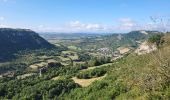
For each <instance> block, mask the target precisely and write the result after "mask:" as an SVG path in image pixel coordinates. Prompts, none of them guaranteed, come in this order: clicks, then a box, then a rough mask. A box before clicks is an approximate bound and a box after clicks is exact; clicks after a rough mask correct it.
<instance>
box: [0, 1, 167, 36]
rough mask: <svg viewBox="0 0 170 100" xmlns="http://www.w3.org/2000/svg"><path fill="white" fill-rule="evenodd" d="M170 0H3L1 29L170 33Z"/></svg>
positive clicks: (0, 14) (0, 17)
mask: <svg viewBox="0 0 170 100" xmlns="http://www.w3.org/2000/svg"><path fill="white" fill-rule="evenodd" d="M169 9H170V0H0V27H5V28H6V27H7V28H27V29H32V30H34V31H37V32H58V33H60V32H66V33H77V32H87V33H88V32H89V33H90V32H91V33H117V32H129V31H133V30H158V31H170V10H169Z"/></svg>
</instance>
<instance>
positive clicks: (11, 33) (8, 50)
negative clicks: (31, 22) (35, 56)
mask: <svg viewBox="0 0 170 100" xmlns="http://www.w3.org/2000/svg"><path fill="white" fill-rule="evenodd" d="M53 47H54V46H53V45H52V44H50V43H49V42H47V41H46V40H45V39H43V38H42V37H40V36H39V35H38V33H36V32H34V31H32V30H29V29H11V28H0V61H1V60H2V59H5V58H6V57H7V56H8V55H11V54H13V53H16V52H18V51H21V50H26V49H28V50H34V49H41V48H53Z"/></svg>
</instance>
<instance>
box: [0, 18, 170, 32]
mask: <svg viewBox="0 0 170 100" xmlns="http://www.w3.org/2000/svg"><path fill="white" fill-rule="evenodd" d="M3 20H4V17H0V27H12V28H30V29H33V30H35V31H38V32H58V33H117V32H129V31H133V30H157V31H170V20H164V21H163V20H162V19H160V20H155V21H153V20H151V21H150V22H146V23H140V22H138V21H135V20H133V19H131V18H119V19H117V20H115V21H113V22H116V24H115V25H107V24H101V23H100V24H99V23H83V22H81V21H78V20H76V21H70V22H67V23H65V24H63V25H60V26H46V25H39V26H31V27H30V26H20V27H15V26H12V25H6V24H3V23H1V22H2V21H3Z"/></svg>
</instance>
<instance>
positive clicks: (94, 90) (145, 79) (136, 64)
mask: <svg viewBox="0 0 170 100" xmlns="http://www.w3.org/2000/svg"><path fill="white" fill-rule="evenodd" d="M161 39H163V41H164V43H163V44H161V45H159V49H158V50H157V51H154V52H152V53H150V54H144V55H137V54H135V53H134V54H130V55H129V56H127V57H125V58H123V59H121V60H119V61H117V62H116V63H115V64H114V65H113V66H111V67H110V68H109V69H108V71H109V72H108V73H107V76H106V78H104V79H103V80H102V81H96V82H95V83H93V84H92V85H90V86H89V87H86V88H79V89H75V90H74V91H72V92H71V93H69V94H66V95H65V97H64V99H65V100H67V99H69V98H72V100H77V99H84V100H86V99H88V100H90V99H93V100H98V99H101V100H113V99H116V100H169V99H170V33H167V34H166V35H165V36H164V37H163V38H161ZM158 41H159V40H158Z"/></svg>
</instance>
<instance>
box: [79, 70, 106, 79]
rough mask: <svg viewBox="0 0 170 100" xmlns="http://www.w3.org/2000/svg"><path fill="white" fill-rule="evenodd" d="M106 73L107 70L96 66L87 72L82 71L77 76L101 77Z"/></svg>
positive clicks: (82, 77) (83, 77)
mask: <svg viewBox="0 0 170 100" xmlns="http://www.w3.org/2000/svg"><path fill="white" fill-rule="evenodd" d="M104 74H106V71H105V70H104V69H102V68H96V69H94V70H89V71H85V72H81V73H79V74H78V75H77V78H80V79H89V78H95V77H100V76H103V75H104Z"/></svg>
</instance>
